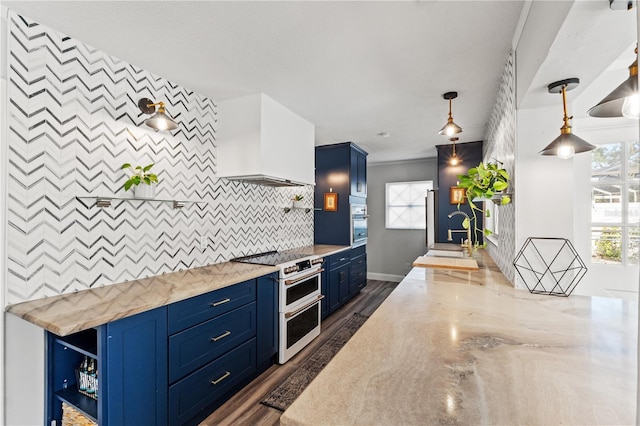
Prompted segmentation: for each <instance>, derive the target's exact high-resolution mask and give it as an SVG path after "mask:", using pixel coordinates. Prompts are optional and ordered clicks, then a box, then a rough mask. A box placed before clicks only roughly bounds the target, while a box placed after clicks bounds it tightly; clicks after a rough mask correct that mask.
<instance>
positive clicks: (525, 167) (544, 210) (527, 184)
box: [515, 95, 582, 288]
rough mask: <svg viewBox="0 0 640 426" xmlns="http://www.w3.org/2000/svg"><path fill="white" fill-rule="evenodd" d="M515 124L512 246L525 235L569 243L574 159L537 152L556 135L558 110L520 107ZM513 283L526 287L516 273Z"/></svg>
mask: <svg viewBox="0 0 640 426" xmlns="http://www.w3.org/2000/svg"><path fill="white" fill-rule="evenodd" d="M558 96H560V95H558ZM558 100H559V103H560V106H561V102H562V101H561V99H558ZM517 123H518V126H517V156H516V167H515V168H516V170H517V173H518V176H520V178H519V179H517V180H516V189H515V194H516V195H515V197H517V198H516V201H515V208H516V233H515V240H516V245H515V246H516V249H517V250H520V248H521V247H522V245H523V244H524V243H525V241H526V239H527V238H528V237H559V238H568V239H569V240H571V241H572V242H573V241H574V230H573V220H574V201H573V199H574V194H575V191H574V175H573V161H574V160H573V159H569V160H561V159H559V158H557V157H555V156H541V155H540V154H538V152H539V151H540V150H541V149H542V148H544V147H545V146H546V145H548V144H549V143H550V142H551V141H552V140H553V139H555V138H556V136H558V135H559V134H560V127H561V126H562V110H561V109H559V108H558V107H557V106H554V107H548V108H537V109H526V110H522V109H521V110H518V112H517ZM580 255H581V256H582V253H581V254H580ZM515 284H516V288H526V286H525V285H524V283H523V282H522V279H521V278H520V276H519V275H518V274H516V282H515Z"/></svg>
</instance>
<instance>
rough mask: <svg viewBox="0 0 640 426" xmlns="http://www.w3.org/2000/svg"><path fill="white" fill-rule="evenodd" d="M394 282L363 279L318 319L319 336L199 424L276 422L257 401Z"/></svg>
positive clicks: (273, 412)
mask: <svg viewBox="0 0 640 426" xmlns="http://www.w3.org/2000/svg"><path fill="white" fill-rule="evenodd" d="M397 285H398V283H394V282H388V281H377V280H367V286H366V287H365V288H364V289H363V290H362V291H361V292H360V294H358V295H357V296H355V297H354V298H353V299H351V300H350V301H349V302H347V303H346V304H345V305H344V306H342V307H341V308H340V309H338V310H337V311H335V312H334V313H333V314H331V315H330V316H329V317H327V318H326V319H325V320H324V321H323V322H322V332H321V333H320V336H319V337H318V338H317V339H315V340H314V341H313V342H311V343H310V344H309V345H308V346H307V347H306V348H304V349H303V350H302V351H300V353H298V354H297V355H296V356H295V357H294V358H293V359H291V360H290V361H289V362H287V363H286V364H284V365H273V366H271V367H270V368H269V369H268V370H267V371H265V372H264V373H262V374H261V375H260V376H258V377H257V378H256V379H255V380H254V381H252V382H251V383H249V384H248V385H247V386H245V387H244V388H243V389H242V390H241V391H240V392H238V393H237V394H236V395H234V396H233V398H231V399H230V400H229V401H227V402H226V403H225V404H224V405H222V406H221V407H220V408H218V409H217V410H216V411H214V412H213V413H212V414H211V415H210V416H209V417H207V418H206V419H205V420H204V421H203V422H202V423H200V425H201V426H210V425H277V424H279V422H280V415H281V414H282V413H281V412H280V411H279V410H276V409H275V408H270V407H267V406H266V405H262V404H260V401H261V400H262V398H264V396H265V395H266V394H267V393H268V392H269V391H271V389H273V388H274V387H276V386H277V385H279V384H280V383H281V382H282V381H284V380H285V379H286V378H287V377H288V376H289V374H291V373H292V372H293V371H294V370H295V369H296V368H297V367H298V365H300V364H301V363H302V362H303V361H304V360H305V359H306V358H307V357H309V356H310V354H311V353H313V351H315V350H316V349H317V348H318V347H320V346H321V345H322V344H323V343H324V342H325V341H327V340H328V339H329V337H331V336H332V335H333V333H334V332H335V331H336V330H337V329H338V328H339V327H340V326H341V325H342V323H343V322H345V321H346V320H347V319H348V318H349V317H351V315H353V313H354V312H358V313H360V314H363V315H367V316H369V315H371V314H372V313H373V312H374V311H375V310H376V309H377V308H378V306H380V304H381V303H382V302H383V301H384V299H386V298H387V296H388V295H389V294H390V293H391V292H392V291H393V289H395V288H396V286H397Z"/></svg>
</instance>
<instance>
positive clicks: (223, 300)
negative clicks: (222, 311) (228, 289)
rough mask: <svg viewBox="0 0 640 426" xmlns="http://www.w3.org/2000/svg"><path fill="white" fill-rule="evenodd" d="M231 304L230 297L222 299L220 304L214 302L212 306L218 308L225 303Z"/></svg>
mask: <svg viewBox="0 0 640 426" xmlns="http://www.w3.org/2000/svg"><path fill="white" fill-rule="evenodd" d="M229 302H231V299H229V298H228V297H227V298H226V299H222V300H220V301H219V302H214V303H212V304H211V306H218V305H223V304H225V303H229Z"/></svg>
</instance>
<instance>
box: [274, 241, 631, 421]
mask: <svg viewBox="0 0 640 426" xmlns="http://www.w3.org/2000/svg"><path fill="white" fill-rule="evenodd" d="M475 257H476V258H478V257H479V259H478V263H479V265H480V268H481V269H480V271H447V270H440V269H425V268H417V267H416V268H413V269H412V270H411V272H410V273H409V274H408V275H407V276H406V278H405V279H404V280H403V281H402V283H400V284H399V285H398V287H397V288H396V290H394V291H393V292H392V293H391V295H390V296H389V297H388V298H387V300H385V302H383V304H382V305H381V306H380V307H379V308H378V309H377V310H376V311H375V312H374V313H373V315H372V316H371V317H370V318H369V319H368V320H367V321H366V322H365V324H364V325H363V326H362V328H361V329H360V330H359V331H358V332H357V333H356V334H355V335H354V336H353V337H352V338H351V340H349V342H348V343H347V344H346V345H345V346H344V348H342V350H341V351H340V352H338V354H337V355H336V356H335V357H334V358H333V359H332V360H331V361H330V362H329V364H328V365H327V366H326V367H325V369H324V370H323V371H322V372H321V373H320V374H319V375H318V376H317V377H316V378H315V379H314V380H313V382H312V383H311V384H310V385H309V387H307V389H306V390H305V391H304V392H303V393H302V395H301V396H300V397H299V398H298V399H297V400H296V401H295V402H294V403H293V404H292V405H291V406H290V407H289V409H288V410H287V411H285V412H284V413H283V415H282V417H281V418H280V423H281V424H282V425H283V426H289V425H390V424H402V425H425V424H582V425H584V424H635V406H636V371H637V365H636V364H637V360H636V348H637V337H636V336H637V317H638V308H637V304H636V302H634V301H627V300H621V299H612V298H598V297H593V298H591V297H586V296H577V295H572V296H570V297H568V298H562V297H553V296H544V295H534V294H530V293H529V292H527V291H526V290H516V289H514V288H512V287H511V286H510V285H509V284H508V282H507V281H506V279H505V278H504V276H503V275H502V274H501V273H500V272H499V271H498V270H497V268H496V267H495V264H494V263H493V261H492V260H491V259H490V258H489V257H488V256H487V255H486V253H482V254H476V255H475Z"/></svg>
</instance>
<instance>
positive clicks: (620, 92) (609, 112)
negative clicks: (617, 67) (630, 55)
mask: <svg viewBox="0 0 640 426" xmlns="http://www.w3.org/2000/svg"><path fill="white" fill-rule="evenodd" d="M635 54H636V59H635V61H633V63H632V64H631V65H629V78H627V79H626V80H625V81H623V82H622V84H620V85H619V86H618V87H616V88H615V89H614V90H613V91H612V92H611V93H609V94H608V95H607V96H606V97H605V98H604V99H603V100H601V101H600V103H599V104H598V105H596V106H594V107H592V108H591V109H590V110H589V111H588V113H589V115H590V116H592V117H627V118H633V119H636V120H637V119H638V117H640V99H638V46H637V45H636V49H635Z"/></svg>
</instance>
